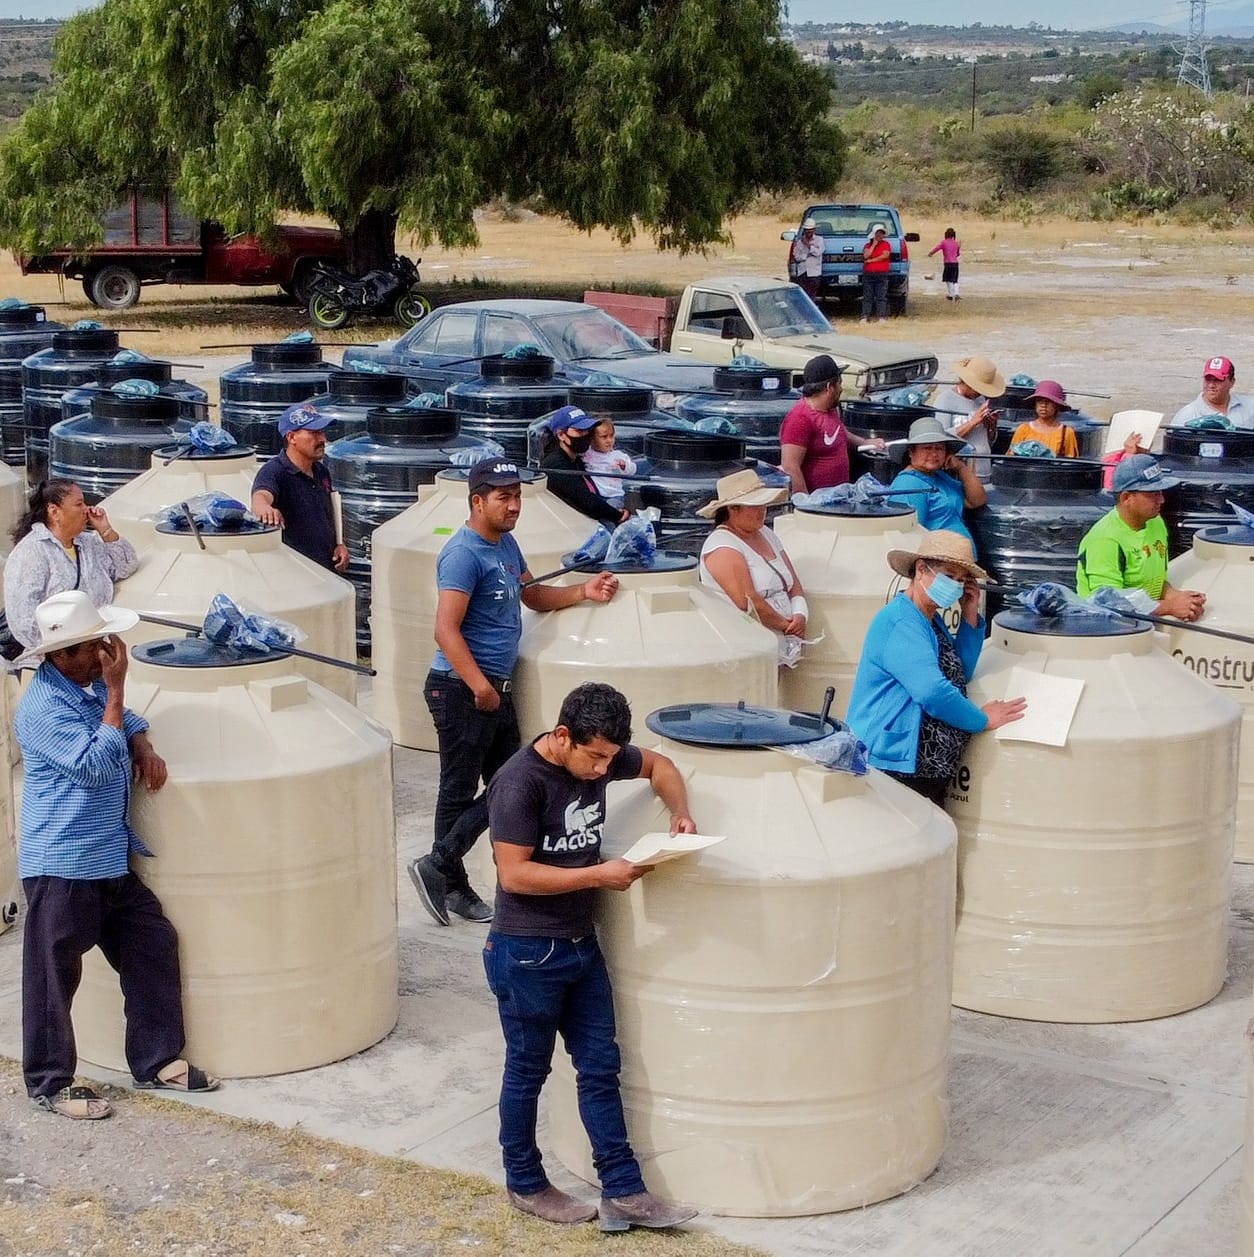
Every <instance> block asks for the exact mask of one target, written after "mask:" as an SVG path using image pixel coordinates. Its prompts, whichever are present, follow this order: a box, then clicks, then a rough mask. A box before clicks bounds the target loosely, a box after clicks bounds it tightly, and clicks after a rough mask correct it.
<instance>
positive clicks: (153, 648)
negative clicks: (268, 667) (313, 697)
mask: <svg viewBox="0 0 1254 1257" xmlns="http://www.w3.org/2000/svg"><path fill="white" fill-rule="evenodd" d="M289 657H290V656H289V654H288V652H287V651H286V650H267V651H266V652H264V653H259V652H257V651H242V650H236V649H235V648H234V647H231V646H217V645H215V644H214V643H213V642H211V641H207V640H206V639H205V638H203V637H172V638H163V639H162V640H160V641H156V642H144V643H143V644H142V645H139V646H132V647H131V658H132V659H138V660H139V662H140V663H151V664H155V665H156V666H158V667H162V668H238V667H239V666H240V664H245V663H272V662H273V661H274V660H276V659H287V658H289Z"/></svg>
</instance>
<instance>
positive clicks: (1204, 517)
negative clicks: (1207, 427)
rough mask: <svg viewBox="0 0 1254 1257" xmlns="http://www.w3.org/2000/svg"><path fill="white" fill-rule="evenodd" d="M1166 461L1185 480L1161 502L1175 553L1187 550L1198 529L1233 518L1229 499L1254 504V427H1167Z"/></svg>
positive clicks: (1250, 506)
mask: <svg viewBox="0 0 1254 1257" xmlns="http://www.w3.org/2000/svg"><path fill="white" fill-rule="evenodd" d="M1162 465H1163V470H1164V471H1167V472H1170V474H1171V475H1173V476H1175V477H1176V478H1177V479H1179V480H1180V482H1181V483H1180V484H1179V485H1177V486H1176V488H1174V489H1169V490H1168V491H1167V496H1166V501H1165V502H1164V504H1163V519H1164V520H1165V521H1166V524H1167V535H1168V544H1169V546H1170V551H1171V555H1172V557H1173V558H1174V557H1175V556H1176V555H1178V554H1184V553H1185V552H1186V551H1187V550H1188V548H1189V545H1190V543H1191V542H1192V540H1193V534H1194V533H1195V532H1197V531H1198V529H1200V528H1214V527H1223V526H1224V525H1226V524H1228V523H1230V522H1231V520H1232V511H1231V510H1230V509H1229V507H1228V503H1229V502H1235V503H1236V504H1237V505H1238V506H1243V507H1244V508H1245V509H1246V510H1254V432H1206V431H1199V430H1195V429H1192V428H1167V429H1166V430H1165V431H1164V432H1163V453H1162Z"/></svg>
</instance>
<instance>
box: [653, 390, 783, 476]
mask: <svg viewBox="0 0 1254 1257" xmlns="http://www.w3.org/2000/svg"><path fill="white" fill-rule="evenodd" d="M800 396H801V394H800V393H797V392H795V391H794V390H793V389H792V388H791V387H790V386H789V373H788V372H787V371H786V370H780V369H776V368H774V367H767V366H761V367H715V368H714V386H713V389H712V390H711V391H710V392H705V393H691V394H689V395H688V396H686V397H681V398H680V399H679V401H678V402H677V403H676V405H675V413H676V414H677V415H678V416H679V417H680V418H681V419H686V420H687V421H688V422H689V423H700V422H701V421H702V420H703V419H705V420H710V419H713V420H718V419H723V420H726V422H728V423H730V424H731V425H732V427H733V429H734V430H735V434H736V435H737V436H742V437H744V439H745V450H746V452H747V453H748V454H749V456H750V457H751V458H760V459H762V460H763V461H765V462H768V463H778V462H779V428H780V424H782V423H783V422H784V416H785V415H786V414H787V413H788V412H789V411H790V410H791V409H792V408H793V407H794V406H795V405H796V404H797V399H798V398H799V397H800Z"/></svg>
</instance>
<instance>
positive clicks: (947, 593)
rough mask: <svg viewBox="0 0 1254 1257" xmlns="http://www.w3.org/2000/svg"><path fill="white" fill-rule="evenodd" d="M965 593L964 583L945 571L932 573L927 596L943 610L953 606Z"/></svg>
mask: <svg viewBox="0 0 1254 1257" xmlns="http://www.w3.org/2000/svg"><path fill="white" fill-rule="evenodd" d="M962 593H963V584H962V582H961V581H960V580H954V578H953V577H952V576H950V575H948V574H947V573H945V572H936V571H933V573H932V583H931V584H930V585H929V586H928V590H927V596H928V597H929V598H930V599H931V600H932V601H933V602H934V603H935V604H936V605H937V606H938V607H939V608H940V609H941V610H942V611H943V610H945V608H946V607H952V606H953V605H954V603H956V602H957V601H958V600H959V599H960V598H961V597H962Z"/></svg>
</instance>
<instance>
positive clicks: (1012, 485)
mask: <svg viewBox="0 0 1254 1257" xmlns="http://www.w3.org/2000/svg"><path fill="white" fill-rule="evenodd" d="M1104 470H1105V469H1104V468H1103V466H1102V464H1101V463H1089V462H1084V461H1082V460H1080V459H1076V458H1017V457H1006V458H1003V459H1001V460H1000V461H998V460H994V462H993V478H992V483H993V484H994V485H996V486H997V488H999V489H1036V490H1038V491H1039V492H1042V493H1046V492H1050V493H1099V492H1100V491H1101V488H1102V475H1103V472H1104Z"/></svg>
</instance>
